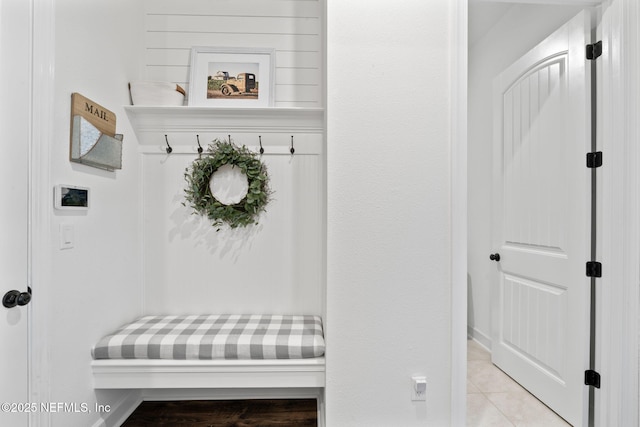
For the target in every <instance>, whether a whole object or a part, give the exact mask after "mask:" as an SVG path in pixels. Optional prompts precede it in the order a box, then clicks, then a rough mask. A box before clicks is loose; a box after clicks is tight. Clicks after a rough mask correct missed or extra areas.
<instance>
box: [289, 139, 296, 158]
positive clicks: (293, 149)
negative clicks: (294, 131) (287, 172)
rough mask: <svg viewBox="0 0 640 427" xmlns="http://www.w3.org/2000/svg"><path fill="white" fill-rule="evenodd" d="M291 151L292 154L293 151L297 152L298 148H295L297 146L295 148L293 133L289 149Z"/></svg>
mask: <svg viewBox="0 0 640 427" xmlns="http://www.w3.org/2000/svg"><path fill="white" fill-rule="evenodd" d="M289 152H290V153H291V154H293V153H295V152H296V149H295V148H293V135H291V148H290V149H289Z"/></svg>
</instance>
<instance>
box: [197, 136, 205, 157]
mask: <svg viewBox="0 0 640 427" xmlns="http://www.w3.org/2000/svg"><path fill="white" fill-rule="evenodd" d="M196 139H197V140H198V154H202V151H204V149H203V148H202V145H200V135H196Z"/></svg>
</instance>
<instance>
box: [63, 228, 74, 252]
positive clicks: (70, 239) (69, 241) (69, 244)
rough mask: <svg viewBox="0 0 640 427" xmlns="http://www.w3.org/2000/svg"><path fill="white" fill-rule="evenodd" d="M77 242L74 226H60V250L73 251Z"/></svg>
mask: <svg viewBox="0 0 640 427" xmlns="http://www.w3.org/2000/svg"><path fill="white" fill-rule="evenodd" d="M74 241H75V227H74V226H73V224H60V249H71V248H73V244H74Z"/></svg>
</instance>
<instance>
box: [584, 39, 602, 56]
mask: <svg viewBox="0 0 640 427" xmlns="http://www.w3.org/2000/svg"><path fill="white" fill-rule="evenodd" d="M600 55H602V40H600V41H599V42H597V43H594V44H588V45H587V59H589V60H594V59H596V58H598V57H599V56H600Z"/></svg>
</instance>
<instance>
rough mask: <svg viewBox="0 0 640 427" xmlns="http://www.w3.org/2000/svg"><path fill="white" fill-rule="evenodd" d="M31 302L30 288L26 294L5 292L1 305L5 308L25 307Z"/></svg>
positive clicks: (14, 291) (13, 291)
mask: <svg viewBox="0 0 640 427" xmlns="http://www.w3.org/2000/svg"><path fill="white" fill-rule="evenodd" d="M29 302H31V288H30V287H29V288H28V289H27V292H20V291H16V290H15V289H14V290H12V291H9V292H7V293H6V294H4V297H2V305H3V306H5V307H6V308H13V307H15V306H16V305H27V304H29Z"/></svg>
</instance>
